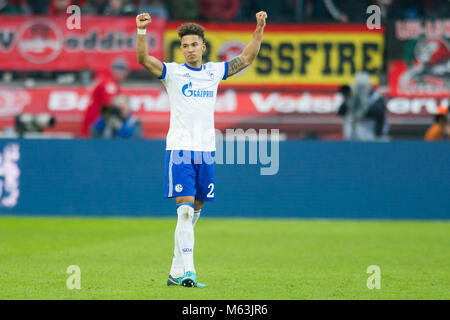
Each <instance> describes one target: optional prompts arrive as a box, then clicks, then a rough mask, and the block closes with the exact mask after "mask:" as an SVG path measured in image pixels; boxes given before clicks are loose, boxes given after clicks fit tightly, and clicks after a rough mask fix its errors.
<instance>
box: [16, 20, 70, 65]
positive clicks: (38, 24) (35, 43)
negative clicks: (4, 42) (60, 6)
mask: <svg viewBox="0 0 450 320" xmlns="http://www.w3.org/2000/svg"><path fill="white" fill-rule="evenodd" d="M62 47H63V36H62V34H61V30H60V29H59V28H58V27H57V26H56V25H55V24H54V23H52V22H50V21H44V20H39V21H31V22H28V23H25V24H24V25H23V27H22V29H21V30H20V33H19V42H18V49H19V53H20V54H21V55H22V57H23V58H25V59H26V60H27V61H28V62H31V63H35V64H43V63H48V62H50V61H53V60H55V59H56V58H57V57H58V55H59V54H60V53H61V50H62Z"/></svg>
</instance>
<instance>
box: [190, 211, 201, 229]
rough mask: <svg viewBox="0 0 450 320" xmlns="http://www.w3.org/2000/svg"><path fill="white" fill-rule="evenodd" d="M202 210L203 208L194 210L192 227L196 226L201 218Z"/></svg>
mask: <svg viewBox="0 0 450 320" xmlns="http://www.w3.org/2000/svg"><path fill="white" fill-rule="evenodd" d="M200 212H202V210H201V209H200V210H196V211H194V217H193V218H192V227H195V223H196V222H197V220H198V218H200Z"/></svg>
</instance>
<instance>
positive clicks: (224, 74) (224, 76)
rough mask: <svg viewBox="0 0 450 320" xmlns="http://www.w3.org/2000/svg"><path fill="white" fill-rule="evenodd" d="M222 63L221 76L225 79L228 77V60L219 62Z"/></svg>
mask: <svg viewBox="0 0 450 320" xmlns="http://www.w3.org/2000/svg"><path fill="white" fill-rule="evenodd" d="M221 64H223V77H222V80H227V77H228V61H225V62H221Z"/></svg>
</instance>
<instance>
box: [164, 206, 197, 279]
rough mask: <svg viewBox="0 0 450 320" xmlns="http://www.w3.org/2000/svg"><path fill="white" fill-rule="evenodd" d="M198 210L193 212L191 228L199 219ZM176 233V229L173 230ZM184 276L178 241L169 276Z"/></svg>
mask: <svg viewBox="0 0 450 320" xmlns="http://www.w3.org/2000/svg"><path fill="white" fill-rule="evenodd" d="M200 212H201V209H200V210H196V211H194V217H193V218H192V228H194V227H195V223H196V222H197V220H198V218H200ZM175 233H176V229H175ZM183 274H184V264H183V257H182V252H181V247H180V246H179V245H178V241H175V250H174V253H173V259H172V267H171V268H170V275H171V276H172V277H174V278H179V277H181V276H182V275H183Z"/></svg>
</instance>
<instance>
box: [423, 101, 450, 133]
mask: <svg viewBox="0 0 450 320" xmlns="http://www.w3.org/2000/svg"><path fill="white" fill-rule="evenodd" d="M447 110H448V108H446V107H442V106H441V107H439V108H438V112H437V114H436V115H435V116H434V123H433V124H432V125H431V127H430V128H428V130H427V132H426V133H425V140H426V141H438V140H443V139H445V138H450V136H449V135H448V127H447V123H448V116H447Z"/></svg>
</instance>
